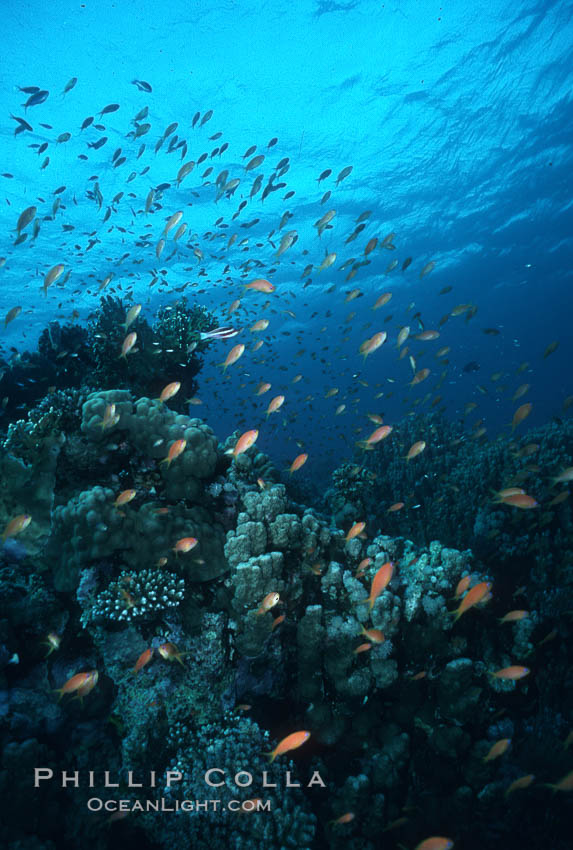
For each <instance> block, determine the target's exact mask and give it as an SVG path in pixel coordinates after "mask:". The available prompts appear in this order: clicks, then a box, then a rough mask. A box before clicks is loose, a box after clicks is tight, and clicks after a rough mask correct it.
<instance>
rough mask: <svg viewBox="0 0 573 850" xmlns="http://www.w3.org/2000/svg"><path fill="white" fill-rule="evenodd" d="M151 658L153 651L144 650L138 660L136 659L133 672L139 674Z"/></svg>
mask: <svg viewBox="0 0 573 850" xmlns="http://www.w3.org/2000/svg"><path fill="white" fill-rule="evenodd" d="M152 657H153V649H151V648H150V649H146V650H144V651H143V652H142V653H141V655H140V656H139V658H138V659H137V661H136V662H135V667H134V668H133V672H134V673H139V671H140V670H142V669H143V668H144V667H145V665H146V664H149V662H150V661H151V659H152Z"/></svg>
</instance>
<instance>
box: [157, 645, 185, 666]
mask: <svg viewBox="0 0 573 850" xmlns="http://www.w3.org/2000/svg"><path fill="white" fill-rule="evenodd" d="M157 651H158V652H159V654H160V656H161V657H162V658H164V659H165V660H166V661H170V662H171V663H173V661H178V662H179V663H180V664H181V666H182V667H185V665H184V664H183V656H184V655H186V654H187V653H185V652H179V650H178V649H177V647H176V646H175V644H174V643H162V644H161V646H159V647H158V648H157Z"/></svg>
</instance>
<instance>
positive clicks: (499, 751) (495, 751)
mask: <svg viewBox="0 0 573 850" xmlns="http://www.w3.org/2000/svg"><path fill="white" fill-rule="evenodd" d="M510 744H511V738H502V739H501V740H500V741H496V742H495V744H493V746H492V747H491V748H490V750H489V752H488V753H487V755H485V756H484V757H483V761H484V762H486V761H493V760H494V759H497V758H499V757H500V756H502V755H503V754H504V753H505V752H507V750H508V748H509V745H510Z"/></svg>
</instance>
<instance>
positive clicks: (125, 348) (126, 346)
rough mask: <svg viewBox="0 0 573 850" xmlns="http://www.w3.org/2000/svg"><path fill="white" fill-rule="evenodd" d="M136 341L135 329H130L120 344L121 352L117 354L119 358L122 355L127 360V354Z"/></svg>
mask: <svg viewBox="0 0 573 850" xmlns="http://www.w3.org/2000/svg"><path fill="white" fill-rule="evenodd" d="M136 342H137V334H136V333H135V331H132V332H131V333H129V334H128V335H127V336H126V337H125V339H124V341H123V342H122V344H121V354H120V355H119V356H120V358H121V357H123V359H124V360H127V355H128V354H129V352H130V351H132V350H133V346H134V345H135V343H136Z"/></svg>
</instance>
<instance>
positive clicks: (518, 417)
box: [511, 402, 533, 432]
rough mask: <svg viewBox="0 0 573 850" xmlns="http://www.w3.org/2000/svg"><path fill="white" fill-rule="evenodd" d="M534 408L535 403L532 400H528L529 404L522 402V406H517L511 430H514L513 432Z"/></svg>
mask: <svg viewBox="0 0 573 850" xmlns="http://www.w3.org/2000/svg"><path fill="white" fill-rule="evenodd" d="M532 409H533V405H532V404H531V402H528V403H527V404H522V405H521V407H518V408H517V410H516V411H515V413H514V414H513V419H512V420H511V430H512V432H513V431H515V429H516V428H517V426H518V425H519V424H520V423H521V422H523V420H524V419H527V417H528V416H529V414H530V413H531V411H532Z"/></svg>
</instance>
